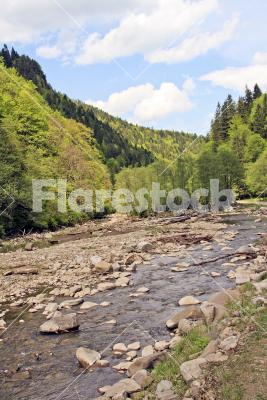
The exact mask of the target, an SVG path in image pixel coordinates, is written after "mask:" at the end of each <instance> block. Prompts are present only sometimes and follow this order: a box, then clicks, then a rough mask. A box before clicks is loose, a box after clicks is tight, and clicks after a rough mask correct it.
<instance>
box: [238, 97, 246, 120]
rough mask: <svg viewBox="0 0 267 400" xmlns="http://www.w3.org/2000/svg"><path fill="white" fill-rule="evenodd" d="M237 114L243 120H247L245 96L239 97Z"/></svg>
mask: <svg viewBox="0 0 267 400" xmlns="http://www.w3.org/2000/svg"><path fill="white" fill-rule="evenodd" d="M236 111H237V114H238V115H240V117H241V118H242V120H243V121H247V113H246V105H245V99H244V97H239V99H238V102H237V106H236Z"/></svg>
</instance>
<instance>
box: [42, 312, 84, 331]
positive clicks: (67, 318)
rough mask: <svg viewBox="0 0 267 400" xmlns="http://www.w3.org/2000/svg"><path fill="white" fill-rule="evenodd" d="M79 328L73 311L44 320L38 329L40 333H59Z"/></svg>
mask: <svg viewBox="0 0 267 400" xmlns="http://www.w3.org/2000/svg"><path fill="white" fill-rule="evenodd" d="M78 328H79V323H78V320H77V316H76V314H75V313H72V314H67V315H61V316H58V317H53V318H52V319H50V320H49V321H46V322H44V323H43V324H42V325H41V326H40V328H39V330H40V332H41V333H61V332H69V331H73V330H75V329H78Z"/></svg>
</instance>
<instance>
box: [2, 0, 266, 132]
mask: <svg viewBox="0 0 267 400" xmlns="http://www.w3.org/2000/svg"><path fill="white" fill-rule="evenodd" d="M266 15H267V2H266V1H265V0H253V2H252V1H250V0H75V1H72V0H38V1H36V0H23V1H21V0H10V1H9V2H6V3H5V4H3V5H2V7H1V14H0V38H1V42H2V44H4V43H6V44H7V45H8V46H9V47H11V46H14V48H15V49H16V50H17V51H18V52H19V53H20V54H21V53H24V54H28V55H29V56H31V57H32V58H34V59H36V60H37V61H38V62H39V63H40V64H41V66H42V68H43V70H44V72H45V74H46V76H47V79H48V81H49V82H50V83H51V84H52V85H53V87H54V88H55V89H57V90H59V91H61V92H63V93H66V94H67V95H69V96H70V97H72V98H75V99H80V100H83V101H86V102H87V103H89V104H93V105H96V106H97V107H99V108H101V109H103V110H105V111H107V112H109V113H110V114H112V115H116V116H120V117H121V118H123V119H127V120H128V121H131V122H134V123H138V124H140V125H144V126H150V127H154V128H164V129H173V130H177V131H180V130H184V131H187V132H195V133H197V134H206V133H207V132H208V130H209V126H210V120H211V118H212V116H213V114H214V111H215V108H216V105H217V102H218V101H220V102H223V101H224V99H225V98H226V96H227V94H229V93H231V94H232V96H233V97H234V98H235V99H236V98H238V96H239V95H242V94H243V92H244V89H245V86H246V85H248V86H249V87H250V88H253V86H254V84H255V83H256V82H257V83H258V84H259V85H260V87H261V88H262V90H266V91H267V41H266V37H267V24H266Z"/></svg>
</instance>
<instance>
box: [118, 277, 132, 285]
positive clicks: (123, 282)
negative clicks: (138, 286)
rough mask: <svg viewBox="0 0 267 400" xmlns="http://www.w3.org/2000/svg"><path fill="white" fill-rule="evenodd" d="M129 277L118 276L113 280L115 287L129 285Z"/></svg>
mask: <svg viewBox="0 0 267 400" xmlns="http://www.w3.org/2000/svg"><path fill="white" fill-rule="evenodd" d="M129 282H130V279H129V278H127V276H122V277H121V278H118V279H117V280H116V282H115V285H116V287H126V286H128V285H129Z"/></svg>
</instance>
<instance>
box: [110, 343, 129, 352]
mask: <svg viewBox="0 0 267 400" xmlns="http://www.w3.org/2000/svg"><path fill="white" fill-rule="evenodd" d="M126 351H127V347H126V346H125V344H124V343H116V344H114V346H113V352H115V353H117V354H119V353H126Z"/></svg>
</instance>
